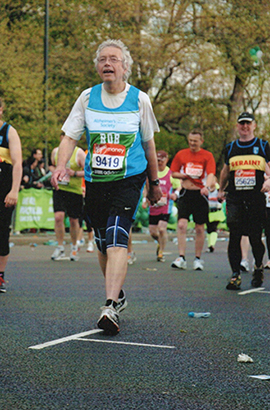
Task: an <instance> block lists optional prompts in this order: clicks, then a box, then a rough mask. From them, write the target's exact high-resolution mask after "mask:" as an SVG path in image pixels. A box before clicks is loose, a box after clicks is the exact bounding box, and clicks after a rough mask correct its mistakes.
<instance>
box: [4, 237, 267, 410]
mask: <svg viewBox="0 0 270 410" xmlns="http://www.w3.org/2000/svg"><path fill="white" fill-rule="evenodd" d="M133 239H134V241H135V242H136V243H134V250H135V252H136V255H137V261H136V262H135V264H134V265H132V266H130V267H129V269H128V276H127V280H126V283H125V289H126V292H127V296H128V303H129V305H128V307H127V309H126V310H125V311H123V312H122V313H121V316H120V320H121V322H120V325H121V331H120V333H119V334H118V335H117V336H115V337H108V336H104V335H103V334H102V332H100V331H97V332H96V330H97V329H96V321H97V319H98V317H99V314H100V309H99V308H100V306H102V305H103V303H104V301H105V293H104V283H103V278H102V276H101V274H100V271H99V267H98V262H97V256H96V253H95V254H87V253H86V248H82V250H81V252H80V256H81V257H80V260H79V261H78V262H70V261H69V260H65V261H59V262H53V261H51V260H50V255H51V253H52V252H53V250H54V248H53V247H51V246H44V245H41V244H38V245H37V246H36V247H30V246H29V245H21V246H18V245H15V246H14V247H13V248H12V249H11V256H10V260H9V264H8V268H7V270H6V279H7V281H8V283H7V287H8V291H7V293H6V294H0V306H1V315H0V324H1V332H0V334H1V336H0V341H1V354H0V409H1V410H36V409H41V410H43V409H48V410H54V409H57V410H58V409H59V410H68V409H71V410H78V409H89V410H94V409H97V410H111V409H112V410H115V409H117V410H131V409H132V410H133V409H134V410H139V409H142V410H152V409H153V410H166V409H168V410H173V409H176V410H177V409H183V410H201V409H205V410H206V409H207V410H215V409H217V410H225V409H228V410H232V409H243V410H251V409H252V410H266V409H270V380H268V381H267V380H260V379H256V378H252V377H250V376H252V375H255V376H258V375H270V362H269V353H270V343H269V330H270V325H269V302H270V273H268V272H267V271H266V274H265V282H264V284H263V287H264V289H260V291H256V292H252V293H245V294H240V292H233V291H227V290H226V289H225V286H226V284H227V279H228V278H229V276H230V271H229V265H228V262H227V254H226V247H227V242H226V241H219V242H218V243H217V249H216V251H215V252H214V253H213V254H206V253H204V255H203V258H204V260H205V270H204V271H203V272H199V271H193V270H192V261H193V255H194V254H193V252H194V242H192V241H190V242H188V243H187V261H188V269H187V270H186V271H180V270H177V269H173V268H171V267H170V263H171V261H172V260H173V259H175V257H176V256H177V247H176V245H175V244H174V243H173V242H169V243H168V246H167V253H168V254H167V255H166V262H165V263H158V262H156V261H155V244H154V243H153V242H152V241H151V240H150V239H149V238H148V237H147V236H146V237H145V240H147V242H146V241H145V240H143V242H142V239H141V237H139V240H136V235H134V238H133ZM251 262H252V258H251V256H250V263H251ZM250 279H251V274H250V273H249V274H243V284H242V289H241V290H242V291H246V290H250V289H251V286H250ZM190 311H195V312H210V313H211V315H210V317H208V318H205V319H196V318H190V317H189V316H188V312H190ZM48 342H51V343H48ZM241 353H245V354H247V355H248V356H250V357H251V358H252V359H253V363H239V362H238V361H237V358H238V355H239V354H241Z"/></svg>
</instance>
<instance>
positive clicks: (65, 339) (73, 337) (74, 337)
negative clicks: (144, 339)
mask: <svg viewBox="0 0 270 410" xmlns="http://www.w3.org/2000/svg"><path fill="white" fill-rule="evenodd" d="M101 332H103V330H102V329H93V330H89V331H88V332H82V333H77V334H75V335H71V336H66V337H62V338H61V339H56V340H51V341H50V342H46V343H42V344H39V345H35V346H29V347H28V349H34V350H41V349H44V348H45V347H50V346H55V345H58V344H61V343H65V342H69V341H71V340H81V341H84V342H98V343H114V344H122V345H131V346H144V347H159V348H161V349H175V346H166V345H152V344H147V343H133V342H120V341H117V340H98V339H85V338H84V337H85V336H89V335H93V334H96V333H101Z"/></svg>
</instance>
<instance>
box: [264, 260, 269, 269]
mask: <svg viewBox="0 0 270 410" xmlns="http://www.w3.org/2000/svg"><path fill="white" fill-rule="evenodd" d="M264 269H270V261H268V262H267V263H266V264H265V265H264Z"/></svg>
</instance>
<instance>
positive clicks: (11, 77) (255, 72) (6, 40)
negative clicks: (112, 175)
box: [0, 0, 270, 168]
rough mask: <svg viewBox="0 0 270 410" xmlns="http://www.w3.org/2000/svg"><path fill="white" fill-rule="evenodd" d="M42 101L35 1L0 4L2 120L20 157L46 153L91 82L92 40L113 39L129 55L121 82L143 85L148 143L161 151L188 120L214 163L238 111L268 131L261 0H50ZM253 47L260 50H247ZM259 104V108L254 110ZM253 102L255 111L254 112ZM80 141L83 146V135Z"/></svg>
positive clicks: (177, 144) (181, 142)
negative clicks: (149, 112) (151, 136)
mask: <svg viewBox="0 0 270 410" xmlns="http://www.w3.org/2000/svg"><path fill="white" fill-rule="evenodd" d="M49 4H50V8H49V17H50V21H49V23H50V24H49V71H48V72H49V80H48V83H47V89H48V92H47V94H46V97H47V101H48V110H45V107H46V104H45V85H44V58H43V53H44V16H45V14H44V13H45V7H44V0H42V1H41V0H35V1H34V0H29V1H28V2H27V3H26V2H22V1H20V0H12V1H11V0H6V1H5V2H2V3H1V4H0V35H1V43H0V53H1V72H0V95H1V97H3V98H4V100H5V103H6V109H5V119H6V120H7V121H9V122H10V123H11V124H12V125H14V126H15V127H16V129H17V130H18V132H19V134H20V136H21V139H22V145H23V150H24V157H26V156H28V154H29V152H30V151H31V149H32V148H33V147H39V148H43V147H44V145H45V141H46V142H47V144H48V151H49V152H50V151H51V150H52V149H53V147H54V146H56V145H58V144H59V135H60V131H61V126H62V124H63V122H64V121H65V119H66V117H67V115H68V113H69V111H70V109H71V107H72V105H73V104H74V102H75V100H76V98H77V97H78V96H79V94H80V93H81V91H82V90H83V89H85V88H88V87H91V86H92V85H94V84H96V83H98V82H99V81H100V79H99V77H98V75H97V73H96V70H95V67H94V64H93V58H94V54H95V51H96V49H97V46H98V45H99V43H100V42H101V41H103V40H105V39H107V38H121V39H122V40H123V41H124V42H125V43H126V45H127V46H128V47H129V49H130V51H131V55H132V57H133V60H134V64H133V69H132V76H131V78H130V82H131V83H132V84H133V85H135V86H137V87H139V88H140V89H142V90H143V91H145V92H148V93H149V95H150V98H151V100H152V102H153V107H154V111H155V114H156V116H157V118H158V121H159V124H160V129H161V132H160V133H159V134H157V135H156V136H155V139H156V144H157V149H165V150H166V151H168V152H169V155H170V158H172V157H173V156H174V155H175V153H176V152H177V151H178V150H179V149H182V148H185V147H186V146H187V140H186V138H187V135H188V133H189V131H190V130H191V129H192V128H194V127H200V128H202V129H203V131H204V134H205V143H204V147H205V148H206V149H209V150H210V151H212V152H213V154H214V156H215V159H216V161H217V163H218V167H219V168H220V167H221V165H222V155H221V152H222V149H223V147H224V145H225V144H226V142H227V141H228V140H230V139H232V138H234V136H235V135H234V124H235V121H236V118H237V115H238V114H239V112H240V111H242V110H247V109H248V110H251V111H253V112H254V113H255V114H256V115H257V118H258V119H259V120H260V121H259V123H258V133H259V135H262V136H264V137H265V138H267V137H268V131H270V129H269V125H268V124H269V120H268V115H266V114H265V113H264V111H263V107H268V103H269V101H268V95H270V94H269V90H268V88H269V62H270V52H269V38H270V26H269V14H270V6H269V4H268V2H267V1H266V0H252V1H251V0H248V1H244V0H228V1H219V0H209V1H204V2H198V1H194V0H183V1H181V2H180V1H173V2H172V1H171V0H163V1H162V2H160V1H159V0H147V1H146V0H139V1H138V0H128V1H123V0H118V1H117V2H116V1H114V0H106V1H105V0H93V1H91V2H89V1H88V0H73V1H70V0H58V1H56V0H51V1H50V3H49ZM259 49H260V51H261V53H262V54H261V55H260V58H259V59H256V61H255V57H253V59H252V58H251V54H252V53H253V54H252V56H253V55H255V54H254V52H253V51H252V52H251V50H256V52H257V51H258V50H259ZM260 110H261V111H260ZM259 111H260V114H259ZM80 145H81V146H82V147H83V148H84V147H85V138H83V139H82V141H81V143H80Z"/></svg>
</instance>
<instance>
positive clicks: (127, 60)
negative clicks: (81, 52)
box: [94, 39, 133, 81]
mask: <svg viewBox="0 0 270 410" xmlns="http://www.w3.org/2000/svg"><path fill="white" fill-rule="evenodd" d="M105 47H116V48H119V49H120V50H121V51H122V55H123V61H122V64H123V67H124V69H126V70H127V71H126V72H125V74H124V76H123V80H124V81H127V79H128V77H129V76H130V74H131V67H132V63H133V60H132V57H131V55H130V52H129V50H128V48H127V46H125V44H124V43H123V42H122V41H121V40H113V39H109V40H106V41H103V43H101V44H100V46H99V47H98V49H97V51H96V57H95V58H94V63H95V67H96V68H97V65H98V58H99V55H100V52H101V50H103V49H104V48H105Z"/></svg>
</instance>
